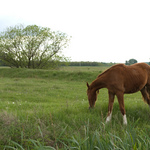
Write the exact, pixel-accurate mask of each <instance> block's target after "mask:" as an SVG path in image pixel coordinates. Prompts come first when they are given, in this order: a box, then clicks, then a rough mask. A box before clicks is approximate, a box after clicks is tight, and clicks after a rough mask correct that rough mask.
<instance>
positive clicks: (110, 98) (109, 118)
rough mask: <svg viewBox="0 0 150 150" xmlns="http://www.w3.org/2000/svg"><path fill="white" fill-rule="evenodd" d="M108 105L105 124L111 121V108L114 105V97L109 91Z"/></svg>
mask: <svg viewBox="0 0 150 150" xmlns="http://www.w3.org/2000/svg"><path fill="white" fill-rule="evenodd" d="M108 94H109V104H108V114H107V118H106V123H108V122H109V121H110V120H111V117H112V108H113V103H114V98H115V95H114V94H113V93H111V92H110V91H109V93H108Z"/></svg>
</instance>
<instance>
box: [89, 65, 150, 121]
mask: <svg viewBox="0 0 150 150" xmlns="http://www.w3.org/2000/svg"><path fill="white" fill-rule="evenodd" d="M87 87H88V89H87V95H88V100H89V106H90V107H89V108H92V107H94V105H95V102H96V99H97V94H98V91H99V89H101V88H107V89H108V94H109V105H108V115H107V118H106V123H107V122H109V121H110V120H111V116H112V109H113V103H114V97H115V95H116V96H117V99H118V102H119V107H120V111H121V113H122V115H123V124H127V118H126V111H125V107H124V94H130V93H135V92H137V91H141V93H142V96H143V99H144V101H145V102H146V103H147V104H148V105H149V106H150V66H149V65H148V64H146V63H136V64H133V65H130V66H126V65H124V64H117V65H114V66H112V67H111V68H109V69H108V70H106V71H104V72H103V73H102V74H100V75H99V76H98V77H97V78H96V80H94V81H93V82H92V83H91V84H90V85H89V84H88V83H87Z"/></svg>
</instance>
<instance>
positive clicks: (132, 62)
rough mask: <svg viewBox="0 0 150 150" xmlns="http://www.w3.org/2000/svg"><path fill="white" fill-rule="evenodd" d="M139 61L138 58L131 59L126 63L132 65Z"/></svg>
mask: <svg viewBox="0 0 150 150" xmlns="http://www.w3.org/2000/svg"><path fill="white" fill-rule="evenodd" d="M137 62H138V61H137V60H136V59H130V60H129V61H126V65H132V64H135V63H137Z"/></svg>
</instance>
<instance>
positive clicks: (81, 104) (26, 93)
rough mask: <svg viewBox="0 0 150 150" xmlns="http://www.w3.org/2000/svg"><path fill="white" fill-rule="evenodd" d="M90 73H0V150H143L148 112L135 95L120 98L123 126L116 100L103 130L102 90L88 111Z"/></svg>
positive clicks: (149, 132) (149, 136) (148, 141)
mask: <svg viewBox="0 0 150 150" xmlns="http://www.w3.org/2000/svg"><path fill="white" fill-rule="evenodd" d="M63 69H64V68H63ZM76 69H77V68H76ZM84 69H85V68H84ZM95 69H96V70H95V71H94V70H93V68H92V69H91V71H90V69H89V71H78V70H71V68H69V70H68V68H67V71H66V70H58V71H57V70H28V69H8V68H3V69H0V85H1V86H0V93H1V95H0V149H23V150H30V149H56V150H58V149H66V150H69V149H80V150H81V149H82V150H84V149H85V150H92V149H93V150H94V149H135V150H136V149H138V150H140V149H148V147H150V121H149V118H150V110H149V108H148V106H147V105H146V104H145V103H143V101H142V97H141V94H140V93H136V94H131V95H125V107H126V112H127V119H128V125H127V126H123V124H122V115H121V113H120V110H119V105H118V102H117V101H116V100H115V103H114V108H113V117H112V121H111V122H110V124H105V119H106V115H107V107H108V94H107V90H106V89H102V90H100V94H99V96H98V100H97V103H96V107H95V109H93V110H91V111H89V110H88V101H87V96H86V84H85V82H86V81H89V82H91V81H92V80H94V79H95V78H96V76H97V75H98V74H99V73H100V72H101V69H99V70H98V68H95Z"/></svg>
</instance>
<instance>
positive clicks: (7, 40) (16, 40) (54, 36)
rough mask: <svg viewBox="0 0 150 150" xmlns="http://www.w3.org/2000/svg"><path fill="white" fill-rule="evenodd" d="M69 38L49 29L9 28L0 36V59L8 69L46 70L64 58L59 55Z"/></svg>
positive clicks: (20, 26) (33, 27)
mask: <svg viewBox="0 0 150 150" xmlns="http://www.w3.org/2000/svg"><path fill="white" fill-rule="evenodd" d="M69 40H70V37H69V36H67V34H65V33H62V32H58V31H57V32H54V31H51V29H50V28H46V27H39V26H36V25H29V26H27V27H23V26H22V25H19V26H15V27H9V28H7V30H6V31H4V32H2V33H1V34H0V59H1V60H2V61H4V62H5V63H6V64H7V65H8V66H10V67H17V68H19V67H21V68H48V67H50V66H53V65H56V63H57V62H58V61H60V60H61V61H62V60H63V61H64V60H65V59H66V58H65V57H64V56H63V55H60V53H61V51H62V50H63V49H64V48H66V47H67V45H68V42H69Z"/></svg>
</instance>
